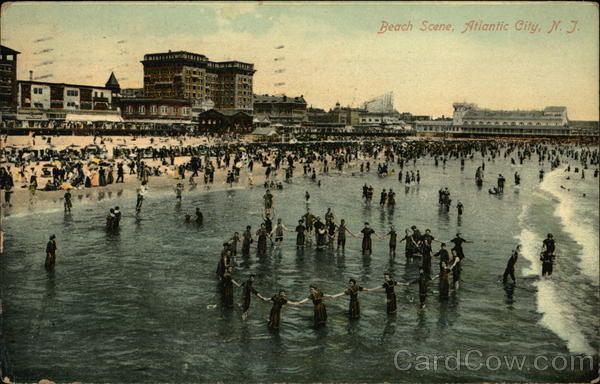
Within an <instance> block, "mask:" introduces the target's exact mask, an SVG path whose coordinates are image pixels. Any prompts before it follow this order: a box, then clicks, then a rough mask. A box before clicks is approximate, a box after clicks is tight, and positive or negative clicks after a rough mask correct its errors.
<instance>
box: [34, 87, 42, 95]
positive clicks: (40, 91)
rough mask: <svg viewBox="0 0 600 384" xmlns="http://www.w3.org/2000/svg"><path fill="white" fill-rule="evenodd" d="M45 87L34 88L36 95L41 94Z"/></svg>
mask: <svg viewBox="0 0 600 384" xmlns="http://www.w3.org/2000/svg"><path fill="white" fill-rule="evenodd" d="M42 91H43V88H33V93H35V94H36V95H41V94H42V93H43V92H42Z"/></svg>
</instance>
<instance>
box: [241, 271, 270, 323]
mask: <svg viewBox="0 0 600 384" xmlns="http://www.w3.org/2000/svg"><path fill="white" fill-rule="evenodd" d="M255 281H256V275H250V276H249V277H248V280H246V281H245V282H243V283H242V284H241V287H242V289H243V292H242V320H244V321H245V320H247V319H248V311H249V310H250V301H251V300H252V295H255V296H256V297H258V298H260V299H261V300H263V301H264V300H268V299H267V298H265V297H263V296H262V295H261V294H260V293H258V291H257V290H256V289H254V286H253V284H254V282H255Z"/></svg>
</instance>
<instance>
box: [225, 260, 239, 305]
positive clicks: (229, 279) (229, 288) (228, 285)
mask: <svg viewBox="0 0 600 384" xmlns="http://www.w3.org/2000/svg"><path fill="white" fill-rule="evenodd" d="M221 283H222V284H221V293H222V297H223V305H224V306H225V307H227V308H233V285H234V284H235V286H236V287H238V288H239V287H241V284H240V283H238V282H237V281H235V280H234V279H233V268H232V267H227V268H226V269H225V272H224V273H223V278H222V280H221Z"/></svg>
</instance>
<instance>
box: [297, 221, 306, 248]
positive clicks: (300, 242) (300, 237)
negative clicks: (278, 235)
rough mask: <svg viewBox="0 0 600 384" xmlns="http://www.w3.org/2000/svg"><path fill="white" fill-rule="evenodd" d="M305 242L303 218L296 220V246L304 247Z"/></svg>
mask: <svg viewBox="0 0 600 384" xmlns="http://www.w3.org/2000/svg"><path fill="white" fill-rule="evenodd" d="M305 243H306V227H305V226H304V220H302V219H300V220H298V225H297V226H296V248H304V244H305Z"/></svg>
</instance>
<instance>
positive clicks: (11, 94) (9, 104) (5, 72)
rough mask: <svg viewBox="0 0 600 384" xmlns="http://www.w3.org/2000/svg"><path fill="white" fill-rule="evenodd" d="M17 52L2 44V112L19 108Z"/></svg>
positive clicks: (0, 91) (0, 93)
mask: <svg viewBox="0 0 600 384" xmlns="http://www.w3.org/2000/svg"><path fill="white" fill-rule="evenodd" d="M19 53H20V52H17V51H15V50H13V49H10V48H8V47H5V46H3V45H0V112H2V111H4V112H8V111H12V112H14V111H15V110H16V108H17V55H18V54H19Z"/></svg>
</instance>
